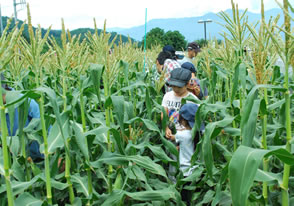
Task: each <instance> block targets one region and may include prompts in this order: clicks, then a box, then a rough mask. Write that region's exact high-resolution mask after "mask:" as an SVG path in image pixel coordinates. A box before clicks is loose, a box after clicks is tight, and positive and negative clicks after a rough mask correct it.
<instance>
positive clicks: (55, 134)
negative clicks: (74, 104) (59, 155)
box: [48, 113, 69, 153]
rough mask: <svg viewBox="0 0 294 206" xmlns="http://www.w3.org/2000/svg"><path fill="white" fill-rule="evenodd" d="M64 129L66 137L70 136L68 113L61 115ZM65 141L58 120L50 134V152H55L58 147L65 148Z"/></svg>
mask: <svg viewBox="0 0 294 206" xmlns="http://www.w3.org/2000/svg"><path fill="white" fill-rule="evenodd" d="M61 122H62V130H63V131H64V133H65V134H64V135H65V137H67V138H68V137H69V118H68V115H66V113H64V114H62V115H61ZM63 147H64V141H63V139H62V134H61V132H60V128H59V126H58V123H57V121H56V122H55V123H54V124H53V126H52V128H51V130H50V133H49V136H48V152H49V153H54V152H55V150H56V149H57V148H63Z"/></svg>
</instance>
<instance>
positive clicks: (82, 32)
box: [2, 17, 135, 44]
mask: <svg viewBox="0 0 294 206" xmlns="http://www.w3.org/2000/svg"><path fill="white" fill-rule="evenodd" d="M8 19H9V18H8V17H2V22H3V28H5V27H6V25H7V20H8ZM23 23H24V22H23V21H21V20H19V26H20V25H22V24H23ZM14 26H15V24H14V21H12V23H11V25H10V30H11V29H12V28H13V27H14ZM35 29H36V28H35V27H34V30H35ZM89 31H90V32H91V33H92V34H93V33H94V32H95V30H94V29H91V28H79V29H75V30H72V31H70V33H71V35H72V36H73V35H76V36H78V35H81V41H82V40H83V39H84V38H85V37H86V36H85V35H86V34H87V33H88V32H89ZM46 32H47V29H43V28H42V35H44V34H45V33H46ZM101 32H103V31H102V29H98V33H99V34H100V33H101ZM116 35H120V34H117V33H116V32H111V36H110V39H109V41H112V40H113V38H114V37H115V36H116ZM23 36H24V37H25V38H26V39H27V40H28V39H29V33H28V26H27V25H25V28H24V31H23ZM49 36H50V37H51V36H53V37H54V38H55V39H56V41H57V42H61V40H60V36H61V30H50V33H49ZM121 39H122V41H123V42H127V41H128V37H127V36H125V35H122V38H121ZM131 40H132V41H135V40H134V39H131ZM119 41H120V38H116V40H115V43H116V44H117V43H118V42H119Z"/></svg>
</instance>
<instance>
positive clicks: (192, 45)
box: [188, 42, 201, 52]
mask: <svg viewBox="0 0 294 206" xmlns="http://www.w3.org/2000/svg"><path fill="white" fill-rule="evenodd" d="M188 49H190V50H194V51H196V52H201V49H200V46H199V44H197V43H195V42H191V43H189V44H188Z"/></svg>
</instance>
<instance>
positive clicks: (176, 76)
mask: <svg viewBox="0 0 294 206" xmlns="http://www.w3.org/2000/svg"><path fill="white" fill-rule="evenodd" d="M190 79H191V71H189V70H188V69H184V68H176V69H174V70H172V71H171V74H170V79H169V80H168V84H169V85H170V86H171V87H172V91H170V92H167V93H166V94H165V95H164V97H163V100H162V104H161V105H162V106H163V107H164V109H165V111H166V113H167V115H168V117H169V122H173V123H174V124H175V128H176V131H179V130H181V129H183V126H181V125H180V123H179V111H180V108H181V101H182V99H183V98H185V97H188V96H192V97H194V98H195V99H198V98H197V97H196V96H195V95H194V94H192V93H191V92H189V91H188V90H187V87H188V84H189V81H190ZM187 102H189V101H187ZM162 117H163V114H162ZM165 136H166V137H167V138H171V137H172V136H173V134H172V131H171V129H170V128H169V127H168V126H167V127H166V129H165ZM171 157H172V159H174V160H176V156H174V155H172V154H171ZM168 173H169V177H170V179H171V180H172V181H173V182H174V183H175V182H176V179H175V174H176V168H175V167H174V166H172V165H169V170H168Z"/></svg>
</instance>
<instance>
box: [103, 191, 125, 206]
mask: <svg viewBox="0 0 294 206" xmlns="http://www.w3.org/2000/svg"><path fill="white" fill-rule="evenodd" d="M123 197H124V191H123V190H113V191H112V192H111V193H110V194H109V195H108V196H107V197H106V200H105V201H104V202H103V204H102V205H101V206H113V205H117V204H118V203H120V201H121V200H122V199H123Z"/></svg>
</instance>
